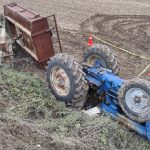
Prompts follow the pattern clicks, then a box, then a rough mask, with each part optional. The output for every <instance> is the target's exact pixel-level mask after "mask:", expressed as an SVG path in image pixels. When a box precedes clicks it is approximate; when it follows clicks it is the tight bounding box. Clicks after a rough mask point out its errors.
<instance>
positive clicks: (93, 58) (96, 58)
mask: <svg viewBox="0 0 150 150" xmlns="http://www.w3.org/2000/svg"><path fill="white" fill-rule="evenodd" d="M96 61H99V63H100V65H101V66H102V67H104V68H107V65H106V62H105V61H104V59H103V58H101V57H100V56H96V55H91V56H89V57H88V59H87V63H88V64H90V65H92V66H94V65H95V64H96Z"/></svg>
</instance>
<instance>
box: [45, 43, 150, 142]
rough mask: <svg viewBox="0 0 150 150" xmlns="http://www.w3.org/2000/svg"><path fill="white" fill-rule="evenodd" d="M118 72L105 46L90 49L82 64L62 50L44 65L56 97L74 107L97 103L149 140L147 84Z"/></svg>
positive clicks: (149, 123)
mask: <svg viewBox="0 0 150 150" xmlns="http://www.w3.org/2000/svg"><path fill="white" fill-rule="evenodd" d="M118 73H119V64H118V60H117V56H116V55H115V54H114V52H113V51H112V50H111V49H110V48H109V47H107V46H105V45H94V46H93V47H91V48H89V49H88V50H87V51H86V52H85V54H84V56H83V64H82V65H80V64H79V63H78V62H77V61H75V59H74V58H73V57H72V56H69V55H67V54H62V53H61V54H56V55H55V56H54V57H52V58H51V59H50V60H49V61H48V66H47V68H46V75H47V81H48V85H49V88H50V89H51V92H52V93H53V94H54V95H55V97H56V98H57V99H58V100H61V101H64V102H65V103H66V105H68V106H71V107H76V108H85V109H88V108H91V107H95V105H97V108H98V110H99V111H103V112H105V113H109V114H110V115H111V116H112V117H113V118H115V119H117V120H118V121H120V122H122V123H124V124H125V125H126V126H128V127H130V128H131V129H133V130H135V131H137V132H138V133H139V134H140V135H142V136H143V137H145V138H147V139H148V140H150V83H149V82H148V81H145V80H142V79H138V78H136V79H132V80H123V79H121V78H120V77H119V76H118ZM89 99H90V100H89ZM95 101H96V102H97V103H95ZM92 102H93V103H92Z"/></svg>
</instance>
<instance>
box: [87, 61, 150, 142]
mask: <svg viewBox="0 0 150 150" xmlns="http://www.w3.org/2000/svg"><path fill="white" fill-rule="evenodd" d="M85 73H86V74H87V76H86V78H85V79H86V80H87V81H88V82H89V83H90V84H92V85H95V86H96V87H97V92H98V93H99V95H100V96H101V94H102V93H105V101H104V102H102V103H101V104H100V105H99V109H100V110H103V111H104V112H107V113H109V114H110V115H111V116H112V117H114V118H116V119H117V120H118V121H120V122H122V123H124V124H125V125H126V126H128V127H129V128H131V129H132V130H135V131H136V132H138V133H139V134H140V135H141V136H144V137H145V138H147V139H148V140H150V121H148V122H146V123H145V124H140V123H137V122H135V121H133V120H130V119H128V118H126V117H125V116H123V115H121V113H122V110H121V108H120V106H119V104H118V94H117V93H118V90H119V89H120V87H121V86H122V85H123V84H124V80H122V79H121V78H120V77H118V76H116V75H114V74H113V73H112V71H110V70H108V69H104V68H102V67H100V63H98V62H96V66H95V67H88V68H86V69H85Z"/></svg>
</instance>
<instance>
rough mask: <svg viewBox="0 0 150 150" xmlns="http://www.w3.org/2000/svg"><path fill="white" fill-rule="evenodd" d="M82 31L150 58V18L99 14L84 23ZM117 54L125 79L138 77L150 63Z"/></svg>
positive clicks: (123, 54) (81, 27)
mask: <svg viewBox="0 0 150 150" xmlns="http://www.w3.org/2000/svg"><path fill="white" fill-rule="evenodd" d="M80 31H82V32H89V33H90V32H91V33H94V34H95V35H97V36H98V37H100V38H102V39H105V40H106V41H108V42H110V43H113V44H114V45H116V46H119V47H121V48H125V49H127V50H129V51H131V52H134V53H137V54H139V55H143V56H145V57H150V16H143V15H100V14H97V15H95V16H91V17H90V18H89V19H87V20H85V21H83V22H82V23H81V26H80ZM94 42H95V41H94ZM96 42H97V41H96ZM116 53H117V55H118V56H119V60H120V62H121V75H122V76H123V77H125V78H133V77H136V75H137V74H139V73H140V71H142V69H144V67H145V66H146V65H147V64H148V63H149V62H148V61H146V60H144V59H140V58H138V57H134V56H131V55H128V54H125V53H123V52H120V51H116ZM129 60H130V61H129ZM144 78H145V77H144ZM146 78H149V77H146Z"/></svg>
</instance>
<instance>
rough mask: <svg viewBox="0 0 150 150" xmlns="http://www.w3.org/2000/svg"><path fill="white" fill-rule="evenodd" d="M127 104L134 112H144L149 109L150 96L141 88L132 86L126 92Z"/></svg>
mask: <svg viewBox="0 0 150 150" xmlns="http://www.w3.org/2000/svg"><path fill="white" fill-rule="evenodd" d="M125 102H126V105H127V106H128V108H129V109H130V110H132V112H134V113H138V114H142V113H145V112H147V111H149V106H150V102H149V96H148V94H147V93H146V92H145V91H144V90H143V89H141V88H131V89H129V90H128V91H127V92H126V94H125Z"/></svg>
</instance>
